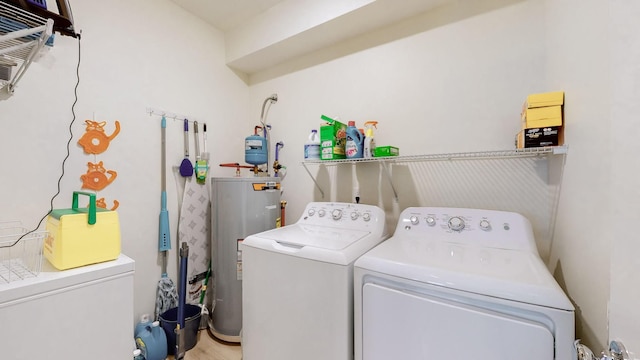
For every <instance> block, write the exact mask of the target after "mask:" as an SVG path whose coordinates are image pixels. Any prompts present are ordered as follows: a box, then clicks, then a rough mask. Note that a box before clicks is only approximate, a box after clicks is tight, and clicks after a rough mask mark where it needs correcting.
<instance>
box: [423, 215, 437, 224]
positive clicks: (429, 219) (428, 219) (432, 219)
mask: <svg viewBox="0 0 640 360" xmlns="http://www.w3.org/2000/svg"><path fill="white" fill-rule="evenodd" d="M425 220H427V225H429V226H435V225H436V219H435V218H434V217H433V216H427V218H426V219H425Z"/></svg>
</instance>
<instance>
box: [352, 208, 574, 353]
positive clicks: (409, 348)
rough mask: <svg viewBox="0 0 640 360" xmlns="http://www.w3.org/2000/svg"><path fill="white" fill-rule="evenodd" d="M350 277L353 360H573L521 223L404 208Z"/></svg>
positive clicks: (569, 309) (569, 329)
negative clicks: (393, 227) (391, 231)
mask: <svg viewBox="0 0 640 360" xmlns="http://www.w3.org/2000/svg"><path fill="white" fill-rule="evenodd" d="M354 276H355V278H354V288H355V293H354V302H355V310H354V312H355V320H354V323H355V345H354V346H355V355H356V356H355V357H356V359H357V360H388V359H428V360H430V359H452V360H462V359H464V360H468V359H492V360H513V359H518V360H552V359H555V360H568V359H575V358H576V355H575V351H574V345H573V342H574V332H575V330H574V328H575V325H574V307H573V305H572V304H571V302H570V301H569V299H568V298H567V296H566V295H565V294H564V292H563V291H562V289H561V288H560V286H558V284H557V283H556V281H555V279H554V278H553V276H552V275H551V274H550V273H549V271H548V269H547V267H546V266H545V264H544V263H543V262H542V261H541V260H540V257H539V255H538V252H537V249H536V245H535V241H534V238H533V232H532V229H531V224H530V223H529V221H528V220H527V219H525V218H524V217H522V216H521V215H519V214H516V213H509V212H501V211H490V210H477V209H457V208H427V207H423V208H420V207H416V208H408V209H406V210H404V211H403V212H402V214H401V216H400V219H399V221H398V225H397V227H396V231H395V233H394V235H393V237H391V238H390V239H389V240H387V241H385V242H384V243H382V244H380V245H378V246H376V247H375V248H374V249H372V250H371V251H369V252H368V253H367V254H365V255H363V256H362V257H360V258H359V259H358V260H357V261H356V263H355V265H354Z"/></svg>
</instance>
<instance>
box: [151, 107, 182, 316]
mask: <svg viewBox="0 0 640 360" xmlns="http://www.w3.org/2000/svg"><path fill="white" fill-rule="evenodd" d="M161 126H162V155H161V161H162V165H161V166H162V174H161V175H162V176H161V179H162V194H161V196H160V203H161V206H160V232H159V239H158V250H159V251H161V252H162V276H161V277H160V280H159V281H158V288H157V291H156V312H155V319H156V320H158V318H159V317H160V315H161V314H162V313H164V312H165V311H167V310H169V309H172V308H174V307H176V306H177V305H178V292H177V290H176V286H175V284H174V283H173V281H172V280H171V279H170V278H169V276H168V275H167V252H168V251H169V250H171V236H170V233H169V211H168V210H167V174H166V172H167V169H166V160H167V159H166V158H167V141H166V136H167V135H166V129H167V119H165V117H164V116H163V117H162V121H161Z"/></svg>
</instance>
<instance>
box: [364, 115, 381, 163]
mask: <svg viewBox="0 0 640 360" xmlns="http://www.w3.org/2000/svg"><path fill="white" fill-rule="evenodd" d="M377 125H378V122H377V121H367V122H365V123H364V150H363V152H364V154H363V156H364V158H372V157H373V151H374V150H375V148H376V141H375V139H374V138H373V129H374V128H375V129H377V128H378V127H377Z"/></svg>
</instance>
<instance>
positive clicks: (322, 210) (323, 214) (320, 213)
mask: <svg viewBox="0 0 640 360" xmlns="http://www.w3.org/2000/svg"><path fill="white" fill-rule="evenodd" d="M326 214H327V212H326V211H324V209H320V210H318V216H320V217H324V216H325V215H326Z"/></svg>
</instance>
